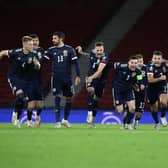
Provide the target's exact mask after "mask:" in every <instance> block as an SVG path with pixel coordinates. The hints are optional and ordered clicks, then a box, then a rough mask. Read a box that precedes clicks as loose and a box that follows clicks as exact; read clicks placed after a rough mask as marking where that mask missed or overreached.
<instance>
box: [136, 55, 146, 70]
mask: <svg viewBox="0 0 168 168" xmlns="http://www.w3.org/2000/svg"><path fill="white" fill-rule="evenodd" d="M135 56H136V57H137V60H138V67H142V66H143V65H144V59H143V55H142V54H136V55H135Z"/></svg>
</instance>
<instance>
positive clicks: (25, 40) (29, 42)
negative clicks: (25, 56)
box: [22, 36, 33, 52]
mask: <svg viewBox="0 0 168 168" xmlns="http://www.w3.org/2000/svg"><path fill="white" fill-rule="evenodd" d="M22 45H23V48H24V50H26V51H28V52H30V51H33V39H32V38H31V37H30V36H23V37H22Z"/></svg>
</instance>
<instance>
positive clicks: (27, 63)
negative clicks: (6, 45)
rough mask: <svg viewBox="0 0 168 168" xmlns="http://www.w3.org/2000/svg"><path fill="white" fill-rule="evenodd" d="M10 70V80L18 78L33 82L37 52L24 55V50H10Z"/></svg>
mask: <svg viewBox="0 0 168 168" xmlns="http://www.w3.org/2000/svg"><path fill="white" fill-rule="evenodd" d="M9 57H10V62H9V70H8V78H18V79H21V80H25V81H31V80H32V78H33V70H34V63H33V60H34V59H35V58H37V53H36V52H30V53H28V54H24V53H23V49H16V50H15V49H14V50H9Z"/></svg>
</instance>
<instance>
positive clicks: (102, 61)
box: [100, 56, 109, 65]
mask: <svg viewBox="0 0 168 168" xmlns="http://www.w3.org/2000/svg"><path fill="white" fill-rule="evenodd" d="M108 60H109V59H108V57H107V56H103V57H102V59H101V61H100V63H102V64H105V65H106V64H107V63H108Z"/></svg>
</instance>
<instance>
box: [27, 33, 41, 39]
mask: <svg viewBox="0 0 168 168" xmlns="http://www.w3.org/2000/svg"><path fill="white" fill-rule="evenodd" d="M29 36H30V37H31V38H33V39H34V38H38V39H39V36H38V35H37V34H30V35H29Z"/></svg>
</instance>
